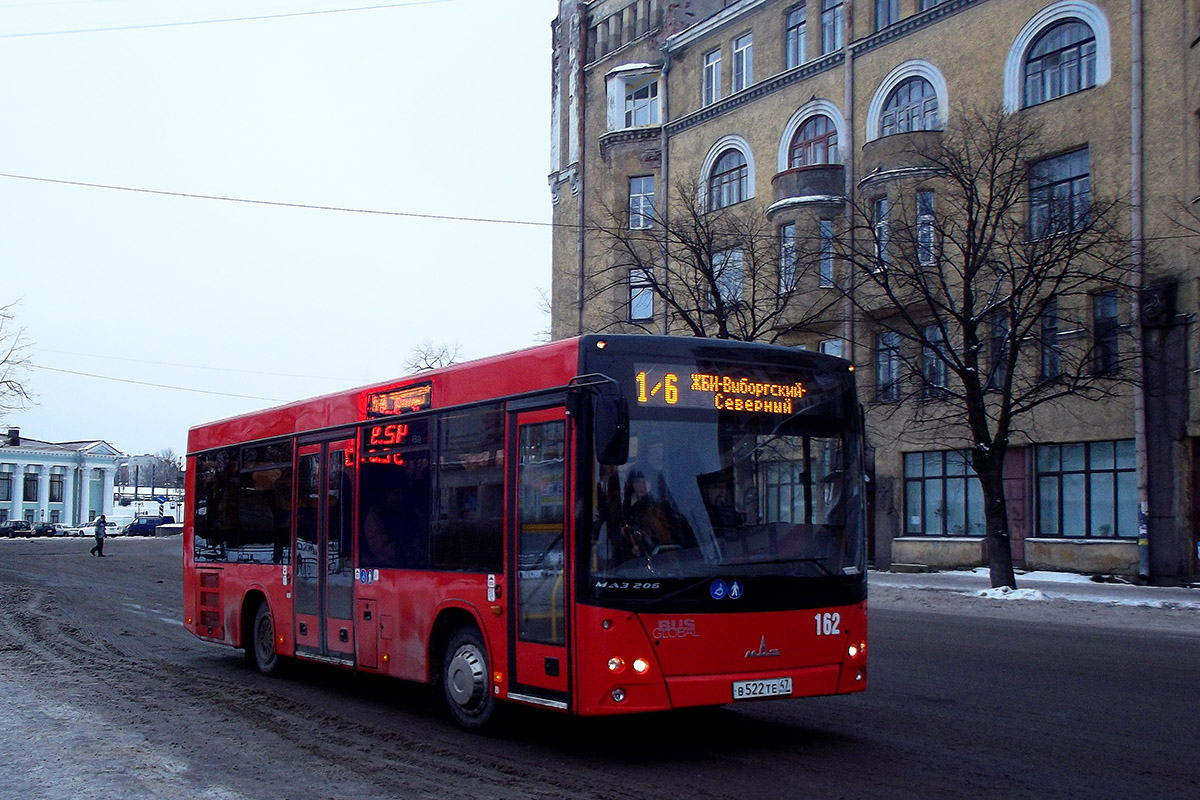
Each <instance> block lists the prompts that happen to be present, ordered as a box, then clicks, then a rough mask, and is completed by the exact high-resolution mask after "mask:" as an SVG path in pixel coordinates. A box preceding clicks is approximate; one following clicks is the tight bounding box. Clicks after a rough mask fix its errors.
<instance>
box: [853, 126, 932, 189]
mask: <svg viewBox="0 0 1200 800" xmlns="http://www.w3.org/2000/svg"><path fill="white" fill-rule="evenodd" d="M941 147H942V132H941V131H909V132H907V133H894V134H892V135H891V136H881V137H880V138H878V139H875V140H873V141H870V142H867V143H866V144H865V145H863V149H862V161H861V162H860V164H861V166H860V170H861V171H860V173H859V174H861V175H862V176H863V177H862V179H861V180H859V182H858V187H859V188H860V189H861V188H863V187H865V186H870V185H872V184H875V183H879V182H881V181H893V180H900V179H902V178H908V177H919V176H921V175H924V174H931V173H934V172H937V168H936V166H935V164H934V159H936V158H937V157H938V153H939V152H940V151H941Z"/></svg>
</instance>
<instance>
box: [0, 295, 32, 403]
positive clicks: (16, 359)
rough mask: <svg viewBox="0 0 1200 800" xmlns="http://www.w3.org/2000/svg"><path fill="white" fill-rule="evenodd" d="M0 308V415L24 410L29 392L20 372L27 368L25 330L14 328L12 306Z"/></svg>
mask: <svg viewBox="0 0 1200 800" xmlns="http://www.w3.org/2000/svg"><path fill="white" fill-rule="evenodd" d="M14 305H15V304H13V303H9V304H8V305H6V306H0V415H2V414H4V413H6V412H9V411H15V410H17V409H20V408H24V406H25V404H26V403H27V402H29V400H30V397H29V391H28V389H27V388H26V386H25V383H24V382H23V381H22V380H21V372H22V371H23V370H25V369H28V368H29V359H28V358H26V356H25V351H26V349H27V347H28V345H27V343H26V341H25V330H24V328H19V327H17V326H16V318H15V316H14V314H13V306H14Z"/></svg>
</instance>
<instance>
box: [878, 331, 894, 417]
mask: <svg viewBox="0 0 1200 800" xmlns="http://www.w3.org/2000/svg"><path fill="white" fill-rule="evenodd" d="M875 399H876V400H878V401H879V402H881V403H894V402H896V401H897V400H899V399H900V334H898V333H896V332H895V331H885V332H883V333H880V334H879V335H878V336H876V337H875Z"/></svg>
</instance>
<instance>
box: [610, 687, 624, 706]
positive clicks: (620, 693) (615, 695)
mask: <svg viewBox="0 0 1200 800" xmlns="http://www.w3.org/2000/svg"><path fill="white" fill-rule="evenodd" d="M612 699H613V700H616V701H617V702H618V703H624V702H625V690H624V689H613V690H612Z"/></svg>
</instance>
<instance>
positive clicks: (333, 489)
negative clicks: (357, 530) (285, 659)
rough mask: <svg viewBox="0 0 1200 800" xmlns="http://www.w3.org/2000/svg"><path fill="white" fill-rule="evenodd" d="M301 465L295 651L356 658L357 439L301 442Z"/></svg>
mask: <svg viewBox="0 0 1200 800" xmlns="http://www.w3.org/2000/svg"><path fill="white" fill-rule="evenodd" d="M297 467H298V468H297V470H296V547H295V549H294V552H295V553H296V556H295V558H296V564H295V577H294V579H293V584H294V586H293V591H294V592H295V598H296V599H295V604H294V608H295V615H296V620H295V623H296V627H295V631H296V652H297V654H299V655H303V656H307V657H309V658H316V659H320V660H326V661H335V662H338V663H349V664H353V663H354V631H353V627H354V562H353V559H354V547H353V542H354V524H353V518H354V440H353V439H338V440H335V441H326V442H319V443H312V444H301V445H300V448H299V463H298V464H297Z"/></svg>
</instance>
